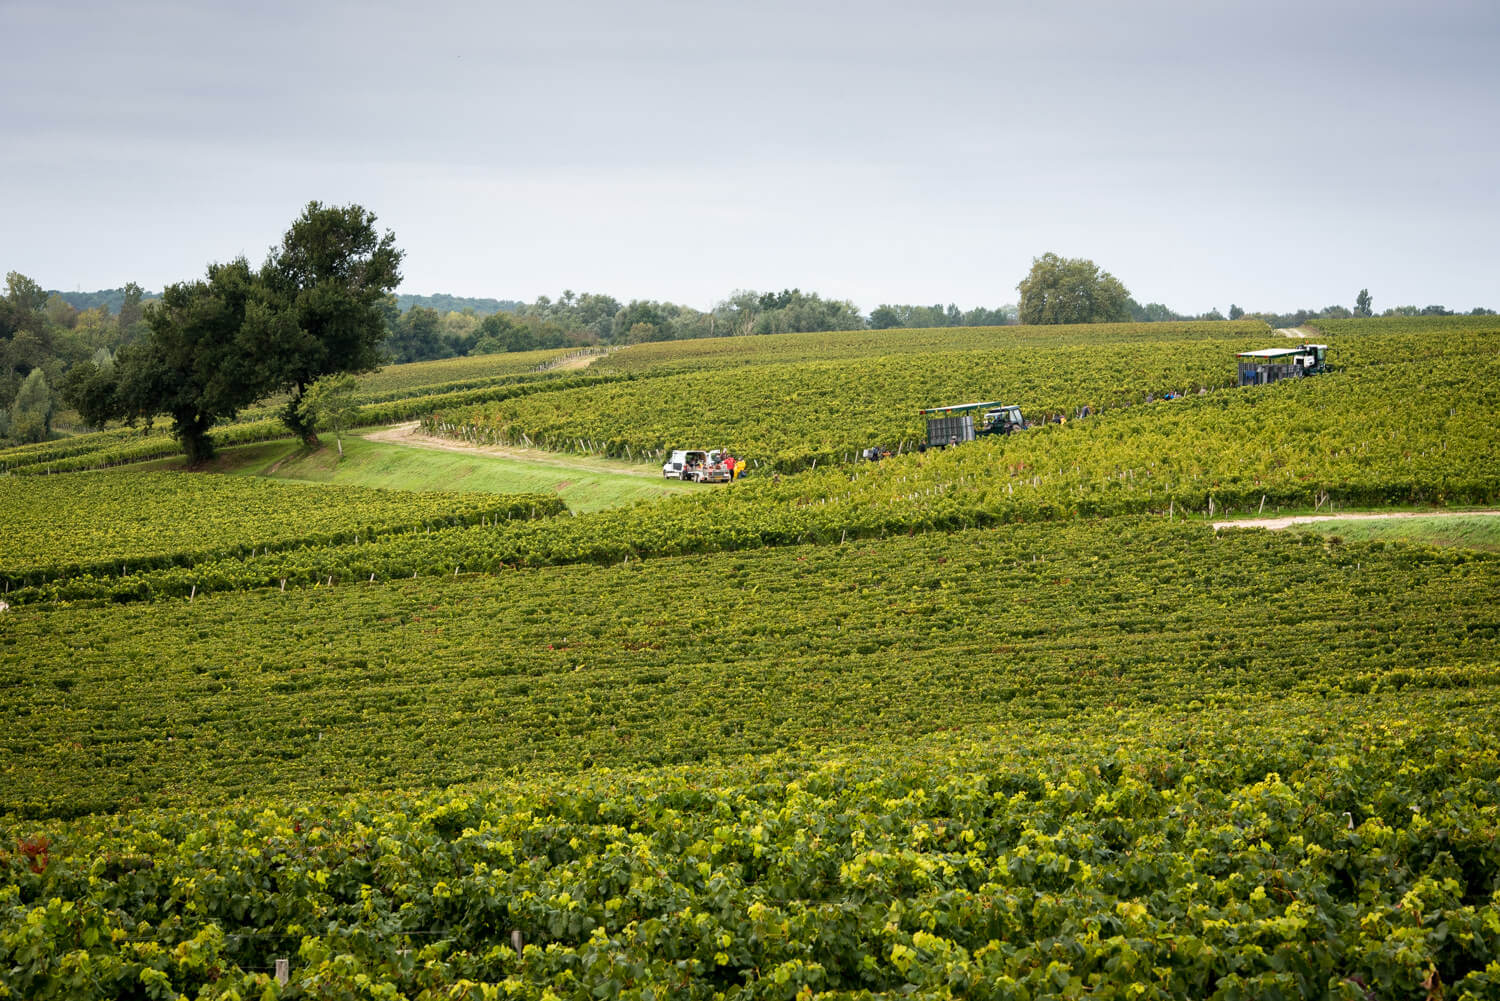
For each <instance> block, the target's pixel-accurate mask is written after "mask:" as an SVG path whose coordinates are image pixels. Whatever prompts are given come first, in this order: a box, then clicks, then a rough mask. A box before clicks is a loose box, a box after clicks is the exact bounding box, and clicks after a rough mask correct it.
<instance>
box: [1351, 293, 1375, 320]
mask: <svg viewBox="0 0 1500 1001" xmlns="http://www.w3.org/2000/svg"><path fill="white" fill-rule="evenodd" d="M1374 302H1375V300H1373V299H1371V298H1370V290H1369V289H1367V288H1362V289H1360V290H1359V295H1357V296H1355V297H1354V315H1355V316H1374V315H1375V309H1374Z"/></svg>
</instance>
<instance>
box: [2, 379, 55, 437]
mask: <svg viewBox="0 0 1500 1001" xmlns="http://www.w3.org/2000/svg"><path fill="white" fill-rule="evenodd" d="M10 425H11V427H10V431H11V436H12V437H14V438H15V439H16V440H17V441H22V442H33V441H45V440H46V439H47V435H49V434H51V433H52V390H50V389H49V388H48V387H47V377H46V376H45V375H43V374H42V370H41V369H39V368H34V369H32V370H31V373H30V374H29V375H27V376H26V381H25V382H23V383H21V388H20V389H19V390H17V391H16V401H15V403H13V404H12V405H11V408H10Z"/></svg>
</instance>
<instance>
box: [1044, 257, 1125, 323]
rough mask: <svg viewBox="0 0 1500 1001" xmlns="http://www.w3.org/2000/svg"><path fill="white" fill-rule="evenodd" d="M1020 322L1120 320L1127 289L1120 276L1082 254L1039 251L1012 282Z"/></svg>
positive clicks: (1102, 321)
mask: <svg viewBox="0 0 1500 1001" xmlns="http://www.w3.org/2000/svg"><path fill="white" fill-rule="evenodd" d="M1016 288H1017V289H1019V290H1020V292H1021V322H1022V323H1123V322H1125V321H1127V320H1129V319H1130V306H1129V301H1130V293H1129V292H1128V291H1126V289H1125V286H1124V285H1122V284H1121V283H1120V280H1119V279H1118V278H1116V277H1115V276H1114V275H1112V274H1110V273H1109V272H1108V271H1100V270H1099V265H1097V264H1095V263H1094V262H1093V261H1090V260H1086V259H1085V258H1082V257H1068V258H1065V257H1058V256H1057V255H1056V254H1051V253H1048V254H1043V255H1042V256H1041V257H1037V258H1033V259H1032V262H1031V273H1030V274H1028V275H1027V276H1026V277H1025V278H1023V279H1021V284H1020V285H1017V286H1016Z"/></svg>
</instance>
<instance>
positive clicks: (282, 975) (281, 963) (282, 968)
mask: <svg viewBox="0 0 1500 1001" xmlns="http://www.w3.org/2000/svg"><path fill="white" fill-rule="evenodd" d="M291 978H292V961H291V960H290V959H278V960H277V961H276V983H277V985H278V986H280V987H285V986H286V982H287V981H288V980H290V979H291Z"/></svg>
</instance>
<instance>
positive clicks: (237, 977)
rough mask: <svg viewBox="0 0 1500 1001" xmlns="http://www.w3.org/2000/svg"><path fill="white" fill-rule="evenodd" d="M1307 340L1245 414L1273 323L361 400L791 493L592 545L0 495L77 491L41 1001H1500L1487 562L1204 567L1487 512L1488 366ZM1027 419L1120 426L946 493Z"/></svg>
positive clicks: (46, 553)
mask: <svg viewBox="0 0 1500 1001" xmlns="http://www.w3.org/2000/svg"><path fill="white" fill-rule="evenodd" d="M1319 336H1320V337H1321V338H1322V339H1324V340H1326V341H1327V342H1328V343H1330V344H1332V345H1333V346H1334V350H1333V355H1332V357H1333V360H1334V363H1335V369H1334V371H1333V372H1331V373H1329V374H1327V375H1320V376H1317V377H1314V378H1309V379H1305V380H1295V381H1291V382H1286V383H1280V384H1277V385H1273V386H1265V387H1257V388H1251V389H1244V390H1241V389H1231V388H1229V385H1230V383H1231V381H1232V379H1233V375H1234V370H1233V364H1232V358H1233V355H1234V353H1235V352H1236V351H1238V350H1242V349H1244V348H1245V347H1264V346H1267V345H1269V344H1273V343H1275V342H1276V340H1279V338H1275V335H1273V334H1272V333H1271V332H1269V331H1267V330H1266V329H1265V328H1264V327H1263V326H1261V325H1258V324H1228V323H1220V324H1121V325H1102V326H1095V327H1087V328H1082V327H1080V328H1048V329H1044V328H1026V327H1020V328H995V329H944V330H938V331H856V332H849V333H839V334H798V335H770V336H764V337H738V338H722V339H718V340H708V341H696V342H681V343H660V344H642V345H635V346H631V347H628V348H624V349H621V350H618V351H616V352H614V353H612V354H610V355H608V356H605V357H602V358H600V359H599V360H598V361H596V362H594V363H593V364H592V365H591V366H589V368H588V369H587V371H586V373H583V374H576V373H567V372H561V373H551V372H547V371H537V368H538V366H541V365H545V364H546V363H548V362H549V361H554V360H556V357H557V356H558V353H557V352H540V353H536V356H535V357H524V358H523V357H519V356H515V357H505V356H498V357H497V356H486V358H485V359H460V360H455V361H452V362H433V363H423V364H422V365H415V366H401V367H399V368H396V369H391V370H387V372H385V373H380V374H379V375H378V376H376V377H373V378H371V379H369V380H367V381H366V383H365V384H364V388H363V389H362V393H363V395H362V397H361V401H362V404H363V406H364V408H365V416H366V418H367V419H368V420H369V421H370V422H371V423H380V422H390V421H393V420H397V419H415V418H422V419H424V421H425V422H426V424H427V426H428V427H429V429H432V430H437V431H443V432H446V433H450V434H452V435H454V436H455V437H461V438H467V439H469V440H474V441H497V442H517V441H519V442H521V443H522V444H529V445H534V446H540V447H550V448H553V449H557V450H566V451H585V452H596V453H604V454H609V455H615V456H624V457H628V458H632V459H635V460H638V461H639V460H642V459H643V458H644V459H646V460H647V461H649V459H650V457H651V456H652V455H653V454H654V452H655V451H656V450H658V449H661V448H663V447H668V446H669V445H678V446H680V445H681V444H682V443H683V442H684V441H689V440H690V441H692V442H694V443H697V444H704V445H725V446H728V447H731V448H733V449H735V450H736V452H737V453H742V454H746V455H749V456H752V457H754V458H756V459H758V460H759V465H758V467H752V470H751V474H750V475H749V477H748V478H747V479H745V480H744V481H743V482H739V483H735V484H733V485H730V486H727V487H719V488H701V489H691V490H688V491H687V492H686V493H685V494H683V495H681V496H676V497H672V498H669V499H664V500H660V501H653V502H640V503H637V504H635V505H633V506H629V507H620V508H615V509H611V510H603V511H598V512H594V513H589V514H581V515H577V516H574V515H573V514H572V513H570V512H568V511H567V510H566V509H565V508H563V506H562V505H561V503H560V502H559V501H558V500H557V498H556V497H555V496H554V495H552V494H545V495H512V496H498V495H484V494H476V493H466V494H456V493H432V494H418V493H409V492H403V491H390V490H377V489H370V488H349V487H331V486H328V485H326V484H292V483H285V482H281V481H273V480H266V479H260V478H251V477H223V476H217V475H211V474H205V473H194V474H179V473H164V472H143V471H131V470H125V469H110V470H102V471H96V472H67V473H65V474H64V471H65V470H68V469H88V468H93V467H101V466H106V465H113V464H121V463H128V462H133V461H139V459H141V458H146V457H149V456H150V455H151V454H169V453H170V452H171V451H173V443H172V442H171V441H170V439H167V438H166V437H165V436H163V435H161V434H160V433H159V432H153V433H146V434H143V433H142V432H141V431H139V430H131V429H125V430H113V431H104V432H99V433H98V434H95V435H86V436H80V437H79V438H76V439H64V440H59V441H55V442H48V443H44V444H42V445H37V446H27V447H25V448H21V449H13V450H8V451H6V452H4V453H0V465H3V466H5V467H6V468H9V469H11V470H14V472H15V473H17V474H45V473H56V474H58V475H10V476H4V475H0V501H3V503H0V579H3V581H4V589H5V593H4V594H3V595H0V598H3V602H0V685H3V689H4V691H5V692H6V698H5V699H4V700H0V999H7V998H15V999H26V1001H42V999H51V998H59V999H69V1001H72V999H89V998H100V999H104V998H174V999H175V998H179V997H181V998H222V999H226V1001H228V999H231V998H233V999H238V1001H246V999H249V998H285V999H314V998H315V999H335V998H337V999H343V998H349V999H355V998H359V999H367V998H369V999H373V998H397V999H398V998H410V999H422V1001H435V999H438V998H444V999H480V998H497V999H498V998H505V997H521V998H531V999H536V1001H558V999H579V1001H583V999H614V998H628V999H640V1001H644V999H647V998H653V999H660V998H668V997H672V998H675V997H689V998H694V997H696V998H704V999H710V998H726V999H727V998H744V999H750V998H784V999H793V998H797V999H802V998H827V999H830V1001H831V999H834V998H839V999H844V998H850V999H852V998H875V997H887V996H899V997H916V998H957V997H963V998H996V999H1006V1001H1022V999H1025V1001H1040V999H1074V1001H1077V999H1083V998H1113V999H1129V998H1148V999H1182V1001H1188V999H1191V1001H1199V999H1215V1001H1235V999H1261V998H1266V999H1270V998H1283V999H1292V998H1329V999H1338V1001H1370V999H1386V998H1391V999H1398V998H1399V999H1406V998H1416V999H1421V1001H1436V999H1442V1001H1450V999H1493V998H1496V997H1500V848H1497V836H1500V737H1497V734H1500V699H1497V692H1500V617H1497V615H1496V608H1497V603H1496V595H1500V554H1497V553H1495V552H1493V551H1491V550H1487V549H1484V548H1474V547H1469V546H1466V545H1464V544H1463V543H1462V542H1461V541H1459V542H1457V543H1455V544H1453V545H1449V546H1446V547H1443V548H1436V547H1432V546H1428V545H1423V544H1413V543H1407V542H1390V541H1383V540H1379V539H1376V540H1371V541H1354V540H1350V539H1345V538H1342V537H1341V536H1340V535H1339V534H1338V533H1337V530H1336V529H1334V530H1330V529H1328V528H1327V527H1325V528H1324V529H1323V531H1324V533H1325V534H1312V533H1304V532H1298V531H1289V532H1284V533H1269V532H1262V531H1247V530H1226V531H1222V532H1218V533H1215V532H1214V531H1213V530H1212V528H1211V527H1210V523H1211V521H1212V520H1215V519H1217V518H1222V517H1226V516H1230V517H1232V516H1237V515H1244V514H1255V513H1257V512H1260V513H1264V514H1271V513H1273V512H1276V511H1277V510H1309V511H1311V510H1318V511H1319V512H1320V513H1323V512H1327V511H1330V510H1333V511H1338V510H1342V509H1345V508H1348V507H1366V508H1384V507H1389V506H1393V505H1400V506H1405V507H1454V506H1465V505H1481V504H1483V505H1489V504H1494V503H1496V502H1497V501H1500V435H1497V434H1496V432H1495V429H1494V422H1493V415H1494V414H1495V413H1496V412H1497V411H1500V389H1497V387H1500V323H1497V322H1496V318H1495V317H1461V318H1460V317H1454V318H1425V317H1424V318H1396V319H1392V320H1360V321H1330V322H1328V323H1326V324H1325V325H1324V327H1323V329H1322V330H1321V331H1320V335H1319ZM1273 338H1275V339H1273ZM1199 389H1202V390H1204V391H1203V392H1202V393H1200V392H1198V390H1199ZM1167 390H1172V391H1177V392H1181V391H1186V395H1185V397H1184V398H1182V399H1171V400H1162V399H1160V398H1159V397H1160V396H1161V395H1162V394H1163V393H1164V392H1165V391H1167ZM1148 394H1150V396H1151V397H1154V398H1155V399H1153V400H1148ZM997 395H1003V396H1005V397H1006V398H1007V402H1016V403H1019V404H1020V405H1021V406H1022V407H1023V409H1024V410H1025V411H1026V412H1027V414H1028V416H1041V415H1045V414H1067V415H1069V416H1070V417H1072V416H1073V415H1074V414H1076V412H1077V409H1078V408H1079V407H1081V406H1082V405H1083V404H1085V403H1087V404H1089V405H1090V406H1091V408H1092V409H1093V410H1095V412H1096V413H1095V415H1094V416H1090V417H1088V418H1087V419H1082V420H1077V419H1070V420H1068V421H1067V422H1066V423H1061V424H1058V423H1053V424H1048V425H1047V426H1045V427H1041V428H1037V429H1034V430H1031V431H1027V432H1025V433H1023V434H1017V435H1013V436H1011V437H1008V438H1004V439H989V440H985V441H981V442H976V443H973V444H969V445H965V446H963V447H961V448H955V449H947V450H941V451H928V452H925V453H921V454H917V453H914V452H912V450H911V448H910V446H911V444H913V443H914V441H915V439H916V438H917V436H918V435H919V434H920V424H919V422H918V418H917V416H916V409H917V408H918V407H919V406H923V405H927V404H931V403H935V402H957V401H960V400H967V399H980V398H995V397H996V396H997ZM393 415H394V416H393ZM242 417H243V418H244V419H243V420H242V422H241V423H238V424H232V425H227V426H225V427H224V428H222V429H220V431H219V433H218V438H219V441H220V443H221V444H228V443H230V442H232V441H235V440H245V441H251V440H258V439H257V438H256V437H255V436H256V435H261V436H264V437H272V436H275V435H277V434H279V432H278V431H277V430H276V425H275V424H274V423H273V422H272V421H270V420H269V419H267V418H268V413H267V412H265V411H264V410H263V411H261V412H250V413H246V414H244V415H242ZM874 443H884V444H890V445H893V446H897V447H898V450H899V451H901V452H902V453H903V454H900V455H898V456H896V457H893V458H891V459H888V460H885V461H882V462H879V463H855V462H852V461H850V459H851V454H852V453H853V452H854V451H856V450H857V449H859V448H862V447H865V446H867V445H869V444H874ZM903 444H905V445H906V447H904V448H901V447H900V446H902V445H903ZM163 448H165V451H163ZM153 449H155V450H156V451H155V452H154V453H153ZM814 467H815V468H814ZM773 471H776V472H778V473H779V474H780V475H779V476H775V477H773V476H772V475H771V474H772V472H773ZM283 979H284V981H285V982H284V983H283V982H282V980H283Z"/></svg>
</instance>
